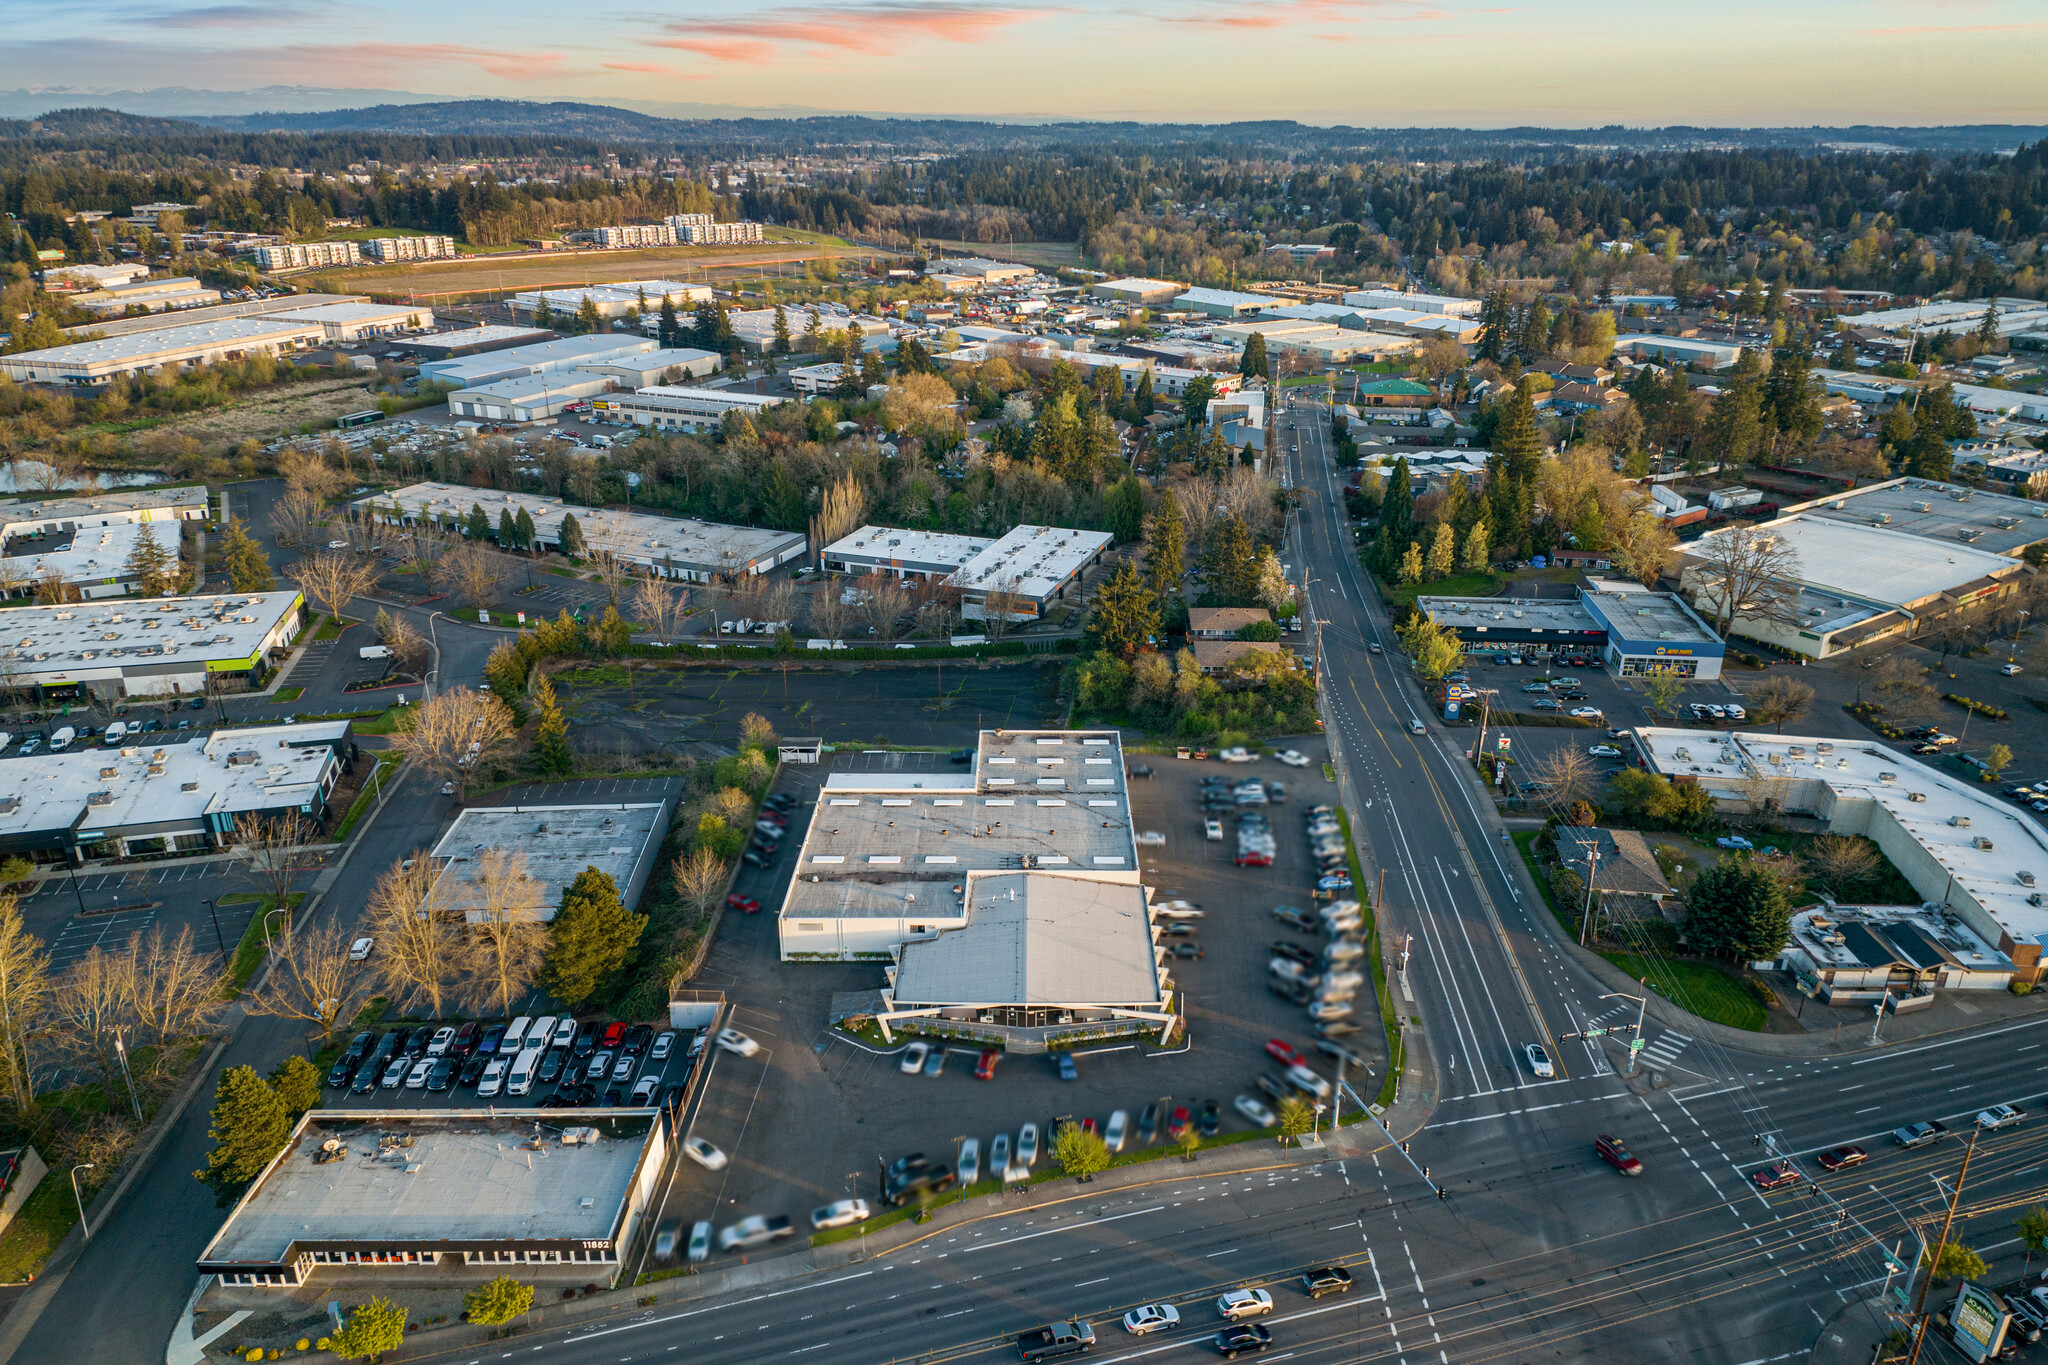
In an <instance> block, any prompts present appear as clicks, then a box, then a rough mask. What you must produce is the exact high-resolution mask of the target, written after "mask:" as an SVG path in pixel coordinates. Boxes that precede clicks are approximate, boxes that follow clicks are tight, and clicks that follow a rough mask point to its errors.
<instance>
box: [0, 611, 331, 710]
mask: <svg viewBox="0 0 2048 1365" xmlns="http://www.w3.org/2000/svg"><path fill="white" fill-rule="evenodd" d="M304 623H305V600H304V599H303V598H302V597H300V596H299V594H298V593H296V592H291V591H285V592H259V593H246V594H243V593H237V594H234V595H232V596H227V597H151V598H144V599H139V600H135V601H127V602H102V603H75V602H74V603H69V604H66V605H62V606H39V607H9V608H7V609H6V610H4V611H0V670H4V672H5V676H6V680H7V685H8V686H9V687H11V688H14V689H16V690H19V691H23V692H27V693H29V694H31V695H32V696H33V697H34V698H35V699H36V700H37V701H40V702H43V703H53V702H69V701H76V700H78V699H79V698H81V697H87V696H91V697H95V698H98V699H101V700H105V701H123V700H128V699H132V698H138V697H142V698H148V697H175V696H187V695H191V696H197V695H200V694H203V693H204V692H205V691H206V685H207V681H208V680H209V679H213V680H215V681H216V683H219V682H226V681H234V682H257V681H259V680H260V679H261V678H262V677H263V676H264V675H265V674H267V673H268V671H269V670H270V668H271V667H272V666H273V665H275V664H277V663H279V662H282V660H283V659H284V657H285V654H286V652H287V651H288V650H289V649H290V648H291V644H292V641H293V640H295V639H297V638H298V635H299V631H300V630H301V629H302V628H303V626H304Z"/></svg>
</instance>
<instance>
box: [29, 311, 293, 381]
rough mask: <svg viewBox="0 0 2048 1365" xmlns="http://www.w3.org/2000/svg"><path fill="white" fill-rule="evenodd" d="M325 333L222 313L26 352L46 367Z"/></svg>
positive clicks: (127, 361) (128, 361)
mask: <svg viewBox="0 0 2048 1365" xmlns="http://www.w3.org/2000/svg"><path fill="white" fill-rule="evenodd" d="M322 335H323V333H322V332H321V330H320V325H319V324H318V323H315V322H294V321H289V320H285V319H282V318H278V317H275V316H272V317H260V318H223V319H221V320H219V321H217V322H192V323H186V324H183V325H181V326H175V327H158V328H155V329H153V330H150V331H137V332H126V333H122V334H120V335H116V336H107V337H102V338H100V339H99V340H98V341H74V342H72V343H71V344H69V345H68V346H52V347H50V348H48V349H47V350H41V351H31V352H24V353H23V358H22V363H24V364H25V363H27V361H26V357H27V356H30V355H32V356H34V357H35V363H36V365H37V366H39V367H42V368H48V369H65V368H88V367H96V366H97V367H104V366H116V365H132V364H139V363H145V362H148V361H150V360H152V359H156V358H158V357H162V358H167V359H175V358H177V357H179V356H182V355H184V354H186V353H190V352H200V351H207V350H213V349H216V348H219V347H224V346H226V347H233V346H253V345H263V344H268V345H279V344H289V343H291V342H294V341H318V340H320V338H321V336H322Z"/></svg>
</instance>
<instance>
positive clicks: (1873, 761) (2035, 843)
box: [1634, 728, 2048, 988]
mask: <svg viewBox="0 0 2048 1365" xmlns="http://www.w3.org/2000/svg"><path fill="white" fill-rule="evenodd" d="M1634 734H1635V737H1636V742H1637V747H1638V750H1639V751H1640V752H1641V754H1642V756H1643V762H1644V764H1645V765H1646V766H1647V767H1649V769H1650V770H1651V771H1653V772H1656V773H1661V774H1662V775H1663V776H1665V777H1667V778H1670V779H1671V780H1672V781H1673V782H1681V783H1690V784H1693V785H1697V786H1699V787H1701V788H1702V789H1704V790H1705V791H1706V792H1707V794H1708V795H1709V796H1711V797H1713V799H1714V804H1715V806H1716V807H1717V808H1719V809H1722V810H1725V811H1728V812H1731V813H1747V812H1751V811H1757V810H1762V809H1765V808H1766V807H1768V808H1769V809H1772V810H1775V811H1781V812H1784V813H1786V814H1791V815H1802V816H1808V817H1811V818H1812V819H1814V820H1816V821H1818V822H1819V823H1820V825H1821V826H1822V828H1824V829H1825V830H1826V831H1827V832H1828V833H1831V834H1852V835H1862V836H1863V837H1865V838H1867V839H1870V840H1871V841H1872V842H1874V843H1876V845H1877V846H1878V848H1880V849H1881V850H1883V852H1884V855H1885V857H1886V858H1888V859H1890V860H1891V863H1892V865H1893V866H1894V867H1896V868H1898V870H1899V872H1900V873H1901V874H1902V875H1903V876H1904V877H1905V878H1906V880H1907V881H1908V882H1910V883H1912V885H1913V889H1914V891H1915V892H1916V893H1917V894H1918V895H1919V896H1920V898H1921V901H1922V902H1923V903H1924V904H1926V905H1928V906H1930V907H1933V908H1935V909H1936V911H1937V912H1938V913H1939V914H1940V915H1941V916H1943V917H1953V918H1954V919H1956V920H1958V921H1960V922H1961V924H1963V925H1964V926H1966V927H1967V928H1968V929H1969V931H1970V933H1971V934H1974V935H1975V936H1976V937H1977V938H1980V939H1982V940H1983V941H1984V943H1985V944H1988V945H1990V946H1992V947H1994V948H1996V949H1997V951H1998V953H2000V954H2002V955H2003V956H2004V957H2005V958H2006V959H2007V960H2008V961H2009V962H2010V964H2011V969H2012V970H2011V979H2015V980H2020V981H2026V982H2030V983H2038V982H2039V981H2040V979H2041V975H2042V967H2043V963H2042V954H2041V949H2042V945H2043V944H2044V943H2048V907H2044V906H2043V905H2042V903H2041V901H2042V898H2041V896H2040V895H2039V894H2038V893H2037V892H2036V891H2035V889H2034V888H2035V886H2036V883H2037V881H2038V878H2039V874H2040V871H2041V869H2043V868H2048V830H2043V828H2042V826H2041V823H2040V822H2039V821H2038V820H2036V819H2035V818H2034V817H2033V816H2032V815H2030V814H2028V813H2027V812H2026V811H2024V810H2021V809H2020V808H2018V807H2016V806H2014V805H2013V804H2012V803H2010V802H2006V801H2001V800H1999V798H1998V796H1997V794H1996V791H1995V789H1993V788H1990V787H1987V786H1986V785H1985V784H1984V783H1982V782H1977V781H1971V780H1967V779H1965V778H1964V777H1961V776H1955V775H1951V774H1949V773H1947V772H1944V771H1942V770H1940V769H1938V768H1935V767H1933V766H1931V765H1928V764H1924V763H1920V762H1918V761H1916V760H1914V759H1911V758H1908V757H1906V756H1905V755H1904V754H1900V753H1898V752H1896V751H1895V750H1891V749H1887V748H1884V747H1882V746H1880V745H1878V744H1876V743H1874V742H1872V741H1870V740H1868V739H1853V738H1852V739H1842V738H1825V737H1823V738H1815V737H1807V736H1800V735H1771V734H1763V733H1759V732H1753V731H1721V732H1703V731H1699V730H1676V729H1658V728H1646V729H1640V730H1637V731H1635V732H1634ZM1964 951H1965V953H1966V954H1967V952H1968V951H1969V950H1968V949H1967V948H1965V950H1964ZM1791 965H1793V966H1794V967H1795V968H1796V966H1797V964H1791ZM1958 984H1964V985H1973V986H1977V987H1979V988H1997V987H2002V986H2003V985H2005V982H2004V981H2003V980H1999V981H1982V980H1979V981H1971V982H1965V983H1958Z"/></svg>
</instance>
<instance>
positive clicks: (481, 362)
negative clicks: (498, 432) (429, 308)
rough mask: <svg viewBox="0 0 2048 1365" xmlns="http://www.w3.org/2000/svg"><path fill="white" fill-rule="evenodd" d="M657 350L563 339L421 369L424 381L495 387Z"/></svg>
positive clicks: (618, 340)
mask: <svg viewBox="0 0 2048 1365" xmlns="http://www.w3.org/2000/svg"><path fill="white" fill-rule="evenodd" d="M654 349H656V346H655V343H654V342H653V341H651V340H649V339H647V338H645V337H629V336H616V335H610V336H608V335H604V334H602V333H599V334H596V335H592V336H585V337H560V338H558V339H556V340H553V341H542V342H538V343H536V344H534V345H531V346H512V347H507V348H506V349H504V350H498V351H487V352H485V353H484V354H482V355H465V356H455V357H452V358H450V359H448V360H430V361H428V362H427V363H425V364H424V365H421V366H420V378H421V380H423V381H424V380H431V381H433V382H434V383H436V384H453V385H455V386H456V387H458V388H470V387H473V386H475V385H478V384H495V383H497V382H498V381H499V380H501V379H518V378H520V377H521V376H523V375H529V374H553V373H555V372H557V371H561V370H573V369H576V368H577V367H579V366H582V365H604V364H609V363H611V362H613V361H616V360H630V359H632V358H634V357H637V356H643V355H646V354H647V353H648V352H649V351H652V350H654Z"/></svg>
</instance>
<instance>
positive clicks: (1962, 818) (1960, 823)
mask: <svg viewBox="0 0 2048 1365" xmlns="http://www.w3.org/2000/svg"><path fill="white" fill-rule="evenodd" d="M1948 822H1949V823H1950V824H1951V825H1954V826H1955V827H1956V828H1957V829H1968V828H1969V827H1970V817H1969V816H1967V815H1951V816H1949V818H1948Z"/></svg>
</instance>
